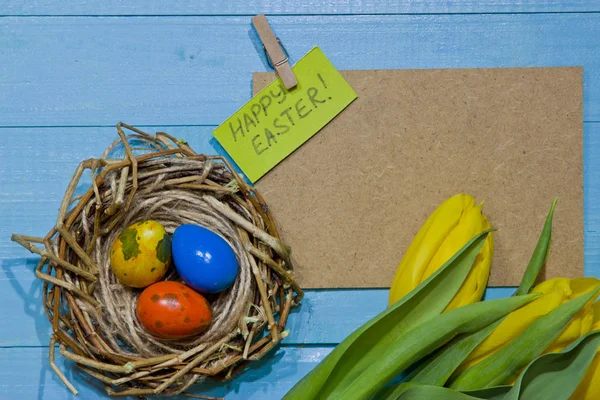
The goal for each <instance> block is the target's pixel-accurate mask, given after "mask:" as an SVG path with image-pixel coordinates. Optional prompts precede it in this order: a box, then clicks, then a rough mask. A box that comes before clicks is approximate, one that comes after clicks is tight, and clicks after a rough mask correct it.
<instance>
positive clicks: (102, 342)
mask: <svg viewBox="0 0 600 400" xmlns="http://www.w3.org/2000/svg"><path fill="white" fill-rule="evenodd" d="M123 128H125V129H127V130H129V131H130V133H131V134H129V135H126V134H125V132H124V131H123ZM117 131H118V133H119V137H120V138H119V140H117V141H116V142H115V143H113V144H112V145H111V146H110V147H109V148H108V149H107V150H106V152H105V153H104V154H103V155H102V157H101V158H99V159H90V160H86V161H84V162H82V163H81V164H80V165H79V167H78V168H77V170H76V172H75V175H74V177H73V180H72V181H71V183H70V184H69V186H68V188H67V191H66V193H65V197H64V199H63V202H62V204H61V207H60V210H59V215H58V220H57V225H56V227H54V228H53V229H52V230H51V231H50V232H49V233H48V234H47V235H46V237H44V238H34V237H30V236H23V235H17V234H15V235H13V240H15V241H16V242H18V243H20V244H21V245H23V246H24V247H26V248H27V249H29V250H30V251H32V252H34V253H37V254H39V255H40V256H41V259H40V262H39V264H38V266H37V268H36V276H37V277H38V278H40V279H42V280H43V281H44V293H43V294H44V296H43V302H44V307H45V309H46V312H47V315H48V318H49V320H50V321H51V322H52V327H53V331H54V333H53V336H52V341H51V343H50V346H51V363H53V360H52V356H53V351H52V350H53V348H54V345H55V343H58V344H60V352H61V354H62V355H63V356H64V357H65V358H68V359H70V360H72V361H74V362H75V363H76V365H77V366H78V367H80V368H81V369H82V370H83V371H85V372H87V373H88V374H90V375H92V376H94V377H95V378H97V379H99V380H101V381H102V382H103V383H104V384H105V386H106V390H107V392H108V393H109V394H111V395H120V396H123V395H150V394H158V393H161V394H178V393H181V392H183V391H184V390H186V389H187V388H188V387H189V386H190V385H192V384H193V383H195V382H197V381H198V380H201V379H203V378H205V377H207V376H215V377H218V378H229V377H231V376H232V374H233V373H234V372H235V371H237V370H239V369H241V368H243V367H244V365H245V364H246V363H247V362H249V361H250V360H257V359H259V358H261V357H262V356H263V355H265V354H266V353H267V352H268V351H269V350H271V349H272V348H273V347H274V346H275V345H276V344H277V343H278V342H279V341H280V340H281V339H282V337H284V336H285V335H286V332H284V329H285V324H286V320H287V317H288V315H289V312H290V308H291V307H292V306H293V305H296V304H297V303H298V302H299V301H300V299H301V298H302V296H303V293H302V290H301V289H300V288H299V287H298V285H297V284H296V282H295V281H294V278H293V276H292V275H291V274H290V272H289V271H290V270H291V269H292V265H291V262H290V258H289V249H288V248H287V247H286V246H284V245H283V244H282V243H281V242H280V240H279V234H278V232H277V229H276V226H275V223H274V221H273V218H272V216H271V214H270V212H269V208H268V207H267V205H266V204H265V203H264V201H263V199H262V197H261V196H260V194H259V193H258V192H256V191H255V190H254V189H253V188H251V187H250V186H248V185H247V184H246V183H245V182H244V180H243V179H242V178H240V176H238V175H237V174H236V172H235V171H234V169H233V168H232V167H231V165H230V164H229V163H228V162H227V160H226V159H224V158H223V157H219V156H205V155H198V154H196V153H195V152H194V151H193V150H192V149H191V148H190V147H189V146H188V145H187V144H186V143H184V142H182V141H178V140H175V139H174V138H173V137H171V136H170V135H168V134H166V133H158V134H157V135H156V136H151V135H148V134H146V133H144V132H142V131H140V130H138V129H136V128H133V127H131V126H128V125H125V124H123V123H119V124H118V125H117ZM119 150H120V151H121V152H120V153H119ZM115 154H119V155H118V158H116V157H117V156H115ZM86 170H87V171H88V173H89V172H90V171H91V176H92V183H91V187H90V188H89V189H88V190H87V191H85V192H84V194H83V195H80V196H76V195H75V193H76V192H78V193H81V189H82V187H81V185H82V182H80V180H81V179H82V177H84V176H87V174H85V171H86ZM146 220H152V221H157V222H158V223H160V224H161V225H162V226H163V227H164V228H165V230H166V231H167V233H169V234H172V233H173V232H174V231H175V229H177V227H179V226H181V225H184V224H193V225H199V226H202V227H205V228H207V229H210V230H211V231H213V232H215V233H216V234H218V235H219V236H220V237H222V238H223V239H224V240H225V241H226V242H227V243H228V244H229V246H231V249H233V252H234V253H235V258H236V259H237V264H238V272H237V276H236V278H235V281H234V283H233V285H232V286H231V287H229V288H228V289H226V290H225V291H222V292H220V293H215V294H209V295H206V298H207V299H208V300H209V301H210V305H211V308H212V322H211V324H210V326H208V327H207V328H205V329H204V330H202V332H200V333H198V334H196V335H193V336H190V337H187V338H185V339H165V338H161V337H159V336H156V335H155V334H156V332H154V334H153V333H151V332H150V331H149V330H147V329H144V327H143V326H142V324H141V323H140V321H139V319H138V317H137V315H136V304H137V302H138V298H139V296H140V294H141V293H142V290H143V289H136V288H131V287H129V286H125V285H124V284H123V283H122V282H121V281H120V280H119V279H117V277H116V276H115V274H114V273H113V271H112V270H111V262H110V261H111V255H110V253H111V246H112V245H113V243H114V242H115V239H116V238H117V237H118V235H119V234H120V233H121V232H122V231H123V230H124V229H125V228H126V227H128V226H130V225H131V224H134V223H138V222H141V221H146ZM36 244H41V245H43V246H41V247H38V246H37V245H36ZM163 280H167V281H173V282H178V284H179V285H181V284H182V283H183V281H182V280H181V278H180V276H179V275H178V274H177V271H176V269H175V268H174V267H173V266H170V268H169V269H168V270H167V273H166V275H165V277H164V278H163ZM182 287H183V286H182ZM186 287H187V286H186ZM53 369H55V371H57V373H58V375H59V377H60V378H61V379H62V380H63V381H64V382H65V384H67V386H69V387H70V388H71V390H73V391H75V388H73V387H72V385H71V384H70V383H69V382H68V381H67V380H66V378H65V377H64V376H63V375H62V373H60V371H58V369H56V368H53Z"/></svg>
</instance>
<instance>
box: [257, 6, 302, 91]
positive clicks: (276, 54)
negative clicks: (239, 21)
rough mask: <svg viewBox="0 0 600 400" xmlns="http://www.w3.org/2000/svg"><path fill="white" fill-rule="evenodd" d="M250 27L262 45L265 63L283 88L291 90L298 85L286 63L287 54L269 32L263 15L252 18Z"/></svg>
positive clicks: (269, 28) (270, 31) (267, 23)
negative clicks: (275, 74) (277, 77)
mask: <svg viewBox="0 0 600 400" xmlns="http://www.w3.org/2000/svg"><path fill="white" fill-rule="evenodd" d="M252 25H254V29H256V32H257V33H258V36H259V37H260V40H261V41H262V43H263V49H264V50H265V56H266V57H267V62H268V63H269V65H270V66H271V67H272V68H275V71H277V74H278V75H279V77H280V78H281V80H282V81H283V86H285V88H286V89H291V88H293V87H294V86H296V85H297V84H298V80H297V79H296V75H294V71H292V67H291V66H290V64H289V63H288V60H289V57H288V52H287V50H286V49H285V47H284V46H283V44H282V43H281V41H280V40H279V38H277V37H276V36H275V34H274V33H273V31H272V30H271V26H270V25H269V22H268V21H267V18H266V17H265V15H264V14H258V15H256V16H254V17H252Z"/></svg>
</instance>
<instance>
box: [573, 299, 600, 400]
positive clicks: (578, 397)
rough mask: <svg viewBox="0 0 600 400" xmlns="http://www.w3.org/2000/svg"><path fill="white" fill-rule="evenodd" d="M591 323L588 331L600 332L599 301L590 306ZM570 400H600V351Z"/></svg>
mask: <svg viewBox="0 0 600 400" xmlns="http://www.w3.org/2000/svg"><path fill="white" fill-rule="evenodd" d="M592 310H593V314H594V316H593V323H592V327H591V329H590V331H598V330H600V301H597V302H595V303H594V304H593V306H592ZM570 399H571V400H596V399H600V351H598V352H597V353H596V356H595V357H594V360H593V361H592V364H591V365H590V366H589V367H588V370H587V373H586V374H585V376H584V377H583V379H582V380H581V382H580V383H579V386H577V389H575V391H574V392H573V394H572V395H571V397H570Z"/></svg>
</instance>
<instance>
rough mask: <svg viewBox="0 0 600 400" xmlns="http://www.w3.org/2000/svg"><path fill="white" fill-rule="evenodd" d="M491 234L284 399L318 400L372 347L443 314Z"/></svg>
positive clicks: (355, 334)
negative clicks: (335, 378)
mask: <svg viewBox="0 0 600 400" xmlns="http://www.w3.org/2000/svg"><path fill="white" fill-rule="evenodd" d="M488 233H489V231H485V232H482V233H481V234H479V235H477V236H475V237H474V238H473V239H471V240H470V241H469V242H468V243H467V244H465V246H463V248H461V249H460V250H459V251H458V252H457V253H456V254H454V255H453V256H452V257H451V258H450V259H449V260H448V261H447V262H446V263H445V264H444V265H443V266H442V267H440V268H439V269H438V270H437V271H435V272H434V273H433V274H432V275H431V276H430V277H429V278H428V279H427V280H425V281H424V282H422V283H421V284H420V285H419V286H417V287H416V288H415V289H413V290H412V291H411V292H410V293H408V294H407V295H406V296H404V297H403V298H402V299H400V300H399V301H397V302H396V303H394V304H393V305H391V306H390V307H388V308H387V309H386V310H385V311H383V312H381V313H380V314H379V315H377V316H375V317H374V318H373V319H371V320H370V321H368V322H366V323H365V324H364V325H362V326H361V327H360V328H358V329H357V330H355V331H354V332H353V333H352V334H350V335H349V336H348V337H347V338H346V339H344V340H343V341H342V342H341V343H340V344H339V345H338V346H336V348H335V349H334V350H333V351H332V352H331V353H330V354H329V355H328V356H327V357H325V359H324V360H323V361H321V363H319V365H317V366H316V367H315V368H314V369H313V370H312V371H311V372H309V373H308V374H307V375H306V376H305V377H304V378H302V379H301V380H300V381H299V382H298V383H297V384H296V385H295V386H294V387H293V388H292V389H291V390H290V391H289V392H288V393H287V394H286V396H285V397H284V399H286V400H292V399H302V400H305V399H313V398H317V397H318V394H319V392H320V391H321V388H322V387H323V386H324V385H325V384H326V383H328V384H332V382H333V378H332V377H331V375H332V374H333V373H334V372H335V375H336V376H338V377H339V376H340V375H343V373H344V371H346V370H347V367H348V364H354V363H356V362H357V360H360V358H361V357H362V354H363V353H364V352H365V351H366V350H367V349H369V347H371V345H372V344H375V343H377V342H379V341H381V340H382V339H383V338H384V337H386V336H388V337H389V336H390V335H394V336H391V337H398V336H399V335H400V334H402V333H404V332H406V331H407V330H409V329H410V328H413V327H414V326H416V325H418V324H421V323H423V322H424V321H426V320H428V319H431V318H432V317H434V316H436V315H439V314H440V313H442V311H443V310H444V309H445V308H446V306H447V305H448V304H449V303H450V301H451V300H452V298H453V297H454V296H455V295H456V293H457V292H458V290H459V289H460V287H461V286H462V284H463V282H464V280H465V278H466V277H467V275H468V273H469V271H470V269H471V266H472V265H473V262H474V261H475V258H476V257H477V254H478V253H479V251H480V249H481V247H482V246H483V243H484V242H485V239H486V237H487V235H488ZM338 379H339V378H338Z"/></svg>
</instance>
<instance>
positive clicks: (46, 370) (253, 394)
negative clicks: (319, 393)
mask: <svg viewBox="0 0 600 400" xmlns="http://www.w3.org/2000/svg"><path fill="white" fill-rule="evenodd" d="M330 351H331V347H309V348H294V347H283V348H279V349H277V350H275V351H273V352H271V353H269V354H268V355H267V356H265V358H264V359H262V360H260V361H257V362H256V363H255V364H253V365H251V366H250V367H248V368H247V369H246V370H245V371H244V372H243V373H242V374H240V375H238V376H237V377H236V378H235V379H233V380H231V381H229V382H226V383H221V384H217V383H212V382H206V383H204V384H199V385H195V386H194V387H193V388H192V389H191V390H190V392H191V393H196V394H203V395H207V396H215V397H225V396H226V398H227V400H238V399H239V400H264V399H280V398H282V397H283V395H285V393H286V392H287V391H288V390H289V389H291V388H292V386H293V385H294V384H295V383H296V382H298V381H299V380H300V379H301V378H302V377H303V376H304V375H306V374H307V373H308V372H309V371H310V370H311V369H312V368H314V367H315V366H316V365H317V364H318V363H319V361H321V360H322V359H323V358H325V356H326V355H327V354H329V352H330ZM0 359H2V360H4V361H5V363H4V364H3V365H4V366H5V367H4V368H0V398H1V399H27V400H29V399H39V400H42V399H43V400H64V399H69V400H77V399H98V398H102V399H108V398H110V397H108V396H107V395H106V394H105V391H104V388H103V386H102V385H101V384H99V383H98V381H97V380H96V379H94V378H91V377H88V376H87V375H84V374H83V373H82V372H81V371H79V370H78V369H77V368H76V367H75V366H74V365H73V363H71V362H65V361H64V360H63V359H62V357H60V355H58V354H57V356H56V364H57V366H58V368H60V369H61V370H62V371H63V372H64V373H65V375H66V376H67V378H68V379H69V380H70V381H71V382H72V383H73V385H75V387H76V388H77V389H78V390H79V395H78V396H76V397H75V396H73V395H72V394H71V393H70V392H69V391H68V390H67V388H66V387H65V386H64V385H63V384H62V382H61V381H60V380H59V379H58V378H57V377H56V376H55V375H54V372H53V371H52V370H51V369H50V367H49V365H48V361H47V360H48V349H47V348H40V347H30V348H0ZM124 399H131V400H134V398H133V397H127V398H124ZM173 399H182V400H183V399H189V398H188V397H183V396H178V397H176V398H173Z"/></svg>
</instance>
